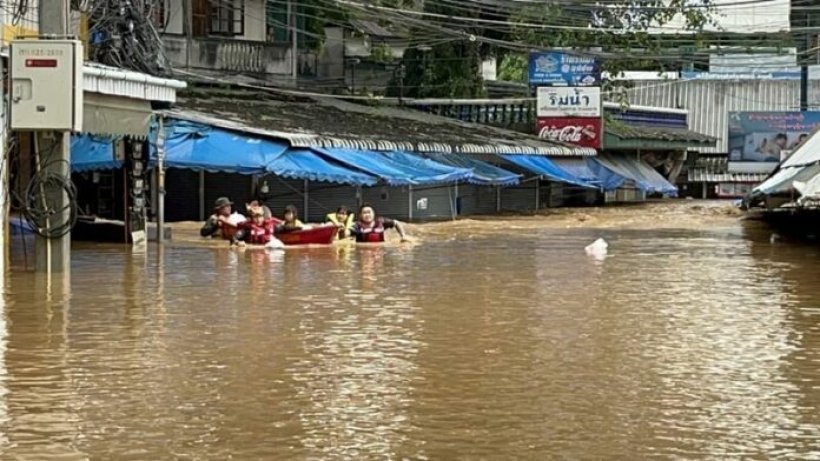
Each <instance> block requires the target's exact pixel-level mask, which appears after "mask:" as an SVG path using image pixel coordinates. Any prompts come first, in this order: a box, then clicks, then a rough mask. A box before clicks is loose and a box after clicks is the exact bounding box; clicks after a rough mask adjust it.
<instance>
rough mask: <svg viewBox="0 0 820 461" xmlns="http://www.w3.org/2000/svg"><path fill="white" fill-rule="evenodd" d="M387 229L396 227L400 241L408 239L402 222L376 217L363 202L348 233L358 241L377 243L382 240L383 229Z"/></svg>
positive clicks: (370, 208) (407, 240) (371, 208)
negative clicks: (356, 218)
mask: <svg viewBox="0 0 820 461" xmlns="http://www.w3.org/2000/svg"><path fill="white" fill-rule="evenodd" d="M387 229H396V232H398V233H399V237H401V241H402V242H409V241H410V239H409V238H408V237H407V234H406V233H405V231H404V224H403V223H401V222H400V221H397V220H395V219H389V218H380V217H376V212H375V211H374V210H373V207H372V206H370V205H368V204H365V205H362V207H361V208H360V209H359V220H358V221H356V223H355V224H353V227H352V228H351V229H350V234H351V235H352V236H354V237H355V238H356V242H359V243H378V242H384V231H385V230H387Z"/></svg>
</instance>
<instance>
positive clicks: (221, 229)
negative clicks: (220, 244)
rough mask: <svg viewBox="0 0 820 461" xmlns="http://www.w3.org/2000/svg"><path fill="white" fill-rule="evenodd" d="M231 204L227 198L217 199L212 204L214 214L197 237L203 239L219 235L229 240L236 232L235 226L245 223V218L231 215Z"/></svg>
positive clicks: (236, 214) (239, 215)
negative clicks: (199, 236)
mask: <svg viewBox="0 0 820 461" xmlns="http://www.w3.org/2000/svg"><path fill="white" fill-rule="evenodd" d="M232 206H233V202H231V200H230V199H229V198H228V197H219V198H218V199H216V201H215V202H214V214H212V215H211V216H210V217H209V218H208V220H207V221H205V225H203V226H202V229H200V230H199V235H201V236H203V237H216V236H217V235H220V236H221V237H222V238H223V239H225V240H230V239H231V238H232V237H233V235H234V234H235V233H236V231H237V229H238V228H237V226H238V225H239V224H241V223H243V222H244V221H245V217H244V216H242V215H241V214H239V213H233V209H232V208H231V207H232Z"/></svg>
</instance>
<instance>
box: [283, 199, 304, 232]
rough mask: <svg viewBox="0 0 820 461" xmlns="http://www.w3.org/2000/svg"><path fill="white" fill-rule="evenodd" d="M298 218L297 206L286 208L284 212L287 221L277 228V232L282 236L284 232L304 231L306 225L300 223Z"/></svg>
mask: <svg viewBox="0 0 820 461" xmlns="http://www.w3.org/2000/svg"><path fill="white" fill-rule="evenodd" d="M297 216H299V212H298V211H297V210H296V207H295V206H293V205H288V206H286V207H285V212H284V218H285V220H284V221H283V222H281V223H279V224H278V225H277V226H276V232H277V233H280V234H281V233H283V232H293V231H298V230H302V229H303V228H304V227H305V225H304V224H302V221H299V220H298V219H297V218H296V217H297Z"/></svg>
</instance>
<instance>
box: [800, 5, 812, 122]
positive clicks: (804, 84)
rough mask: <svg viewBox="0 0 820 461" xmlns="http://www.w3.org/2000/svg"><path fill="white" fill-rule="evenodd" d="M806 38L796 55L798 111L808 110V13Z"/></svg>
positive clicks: (809, 20) (809, 24)
mask: <svg viewBox="0 0 820 461" xmlns="http://www.w3.org/2000/svg"><path fill="white" fill-rule="evenodd" d="M805 14H806V32H805V33H806V36H805V37H804V39H803V43H802V45H803V46H802V48H803V50H802V52H801V53H798V55H797V59H798V60H799V61H800V110H801V111H807V110H809V50H811V40H810V37H811V36H812V33H811V30H810V26H811V17H810V16H809V14H810V13H809V12H808V11H807V12H806V13H805Z"/></svg>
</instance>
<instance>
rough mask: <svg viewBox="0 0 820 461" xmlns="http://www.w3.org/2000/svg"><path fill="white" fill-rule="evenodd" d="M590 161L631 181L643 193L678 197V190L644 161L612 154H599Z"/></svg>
mask: <svg viewBox="0 0 820 461" xmlns="http://www.w3.org/2000/svg"><path fill="white" fill-rule="evenodd" d="M592 161H594V162H597V163H598V164H599V165H601V166H603V167H604V168H606V169H607V170H610V171H611V172H613V173H616V174H618V175H620V176H623V177H624V178H628V179H631V180H632V181H634V182H635V186H636V187H637V188H638V189H640V190H643V191H645V192H651V193H660V194H664V195H668V196H672V197H674V196H677V195H678V188H677V187H675V186H674V185H673V184H672V183H670V182H669V181H667V180H666V178H664V177H663V176H661V174H660V173H658V172H657V171H655V169H654V168H652V167H651V166H649V164H647V163H646V162H644V161H641V160H638V159H636V158H632V157H629V156H626V155H614V154H600V155H598V156H597V157H595V158H593V159H592Z"/></svg>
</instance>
